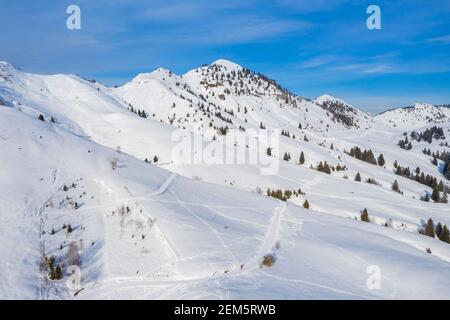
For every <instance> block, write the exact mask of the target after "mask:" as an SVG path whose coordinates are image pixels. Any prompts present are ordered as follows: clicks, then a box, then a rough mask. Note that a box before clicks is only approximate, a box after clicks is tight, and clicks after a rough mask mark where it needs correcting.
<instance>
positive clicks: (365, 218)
mask: <svg viewBox="0 0 450 320" xmlns="http://www.w3.org/2000/svg"><path fill="white" fill-rule="evenodd" d="M361 221H364V222H370V218H369V212H368V211H367V208H365V209H364V210H363V212H362V213H361Z"/></svg>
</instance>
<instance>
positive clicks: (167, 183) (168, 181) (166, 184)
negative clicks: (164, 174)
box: [150, 173, 178, 197]
mask: <svg viewBox="0 0 450 320" xmlns="http://www.w3.org/2000/svg"><path fill="white" fill-rule="evenodd" d="M177 176H178V175H177V174H176V173H172V174H171V175H170V176H169V178H167V179H166V181H164V183H163V184H161V186H160V187H159V189H158V190H156V191H155V192H153V193H152V194H150V197H156V196H159V195H161V194H163V193H164V192H166V190H167V188H168V187H169V186H170V185H171V184H172V182H173V180H175V178H176V177H177Z"/></svg>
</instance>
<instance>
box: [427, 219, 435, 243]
mask: <svg viewBox="0 0 450 320" xmlns="http://www.w3.org/2000/svg"><path fill="white" fill-rule="evenodd" d="M425 235H426V236H429V237H432V238H434V236H435V233H434V223H433V220H432V219H431V218H430V219H428V222H427V225H426V227H425Z"/></svg>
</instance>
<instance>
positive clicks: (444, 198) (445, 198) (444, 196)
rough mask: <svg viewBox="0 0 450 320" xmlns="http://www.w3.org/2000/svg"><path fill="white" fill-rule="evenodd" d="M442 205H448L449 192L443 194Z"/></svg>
mask: <svg viewBox="0 0 450 320" xmlns="http://www.w3.org/2000/svg"><path fill="white" fill-rule="evenodd" d="M441 203H448V198H447V192H445V191H444V192H443V194H442V197H441Z"/></svg>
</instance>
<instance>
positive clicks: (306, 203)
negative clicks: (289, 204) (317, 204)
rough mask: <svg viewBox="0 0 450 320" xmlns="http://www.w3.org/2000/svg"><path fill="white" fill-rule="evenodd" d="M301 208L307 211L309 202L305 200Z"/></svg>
mask: <svg viewBox="0 0 450 320" xmlns="http://www.w3.org/2000/svg"><path fill="white" fill-rule="evenodd" d="M303 208H305V209H309V202H308V200H305V202H304V203H303Z"/></svg>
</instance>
